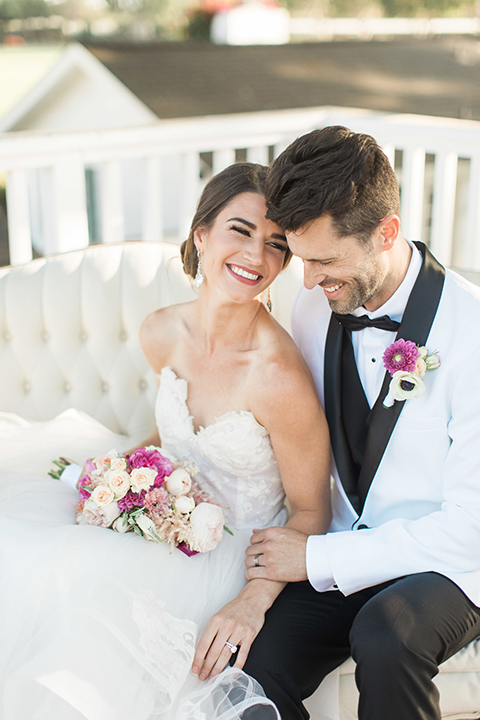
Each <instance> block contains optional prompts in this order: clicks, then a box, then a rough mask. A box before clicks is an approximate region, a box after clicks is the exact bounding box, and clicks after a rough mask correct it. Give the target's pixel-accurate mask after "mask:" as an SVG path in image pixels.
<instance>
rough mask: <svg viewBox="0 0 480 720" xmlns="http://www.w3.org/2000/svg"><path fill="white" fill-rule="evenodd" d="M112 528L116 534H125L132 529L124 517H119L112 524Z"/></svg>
mask: <svg viewBox="0 0 480 720" xmlns="http://www.w3.org/2000/svg"><path fill="white" fill-rule="evenodd" d="M112 528H113V529H114V530H115V531H116V532H118V533H126V532H128V531H129V530H131V529H132V528H131V525H130V523H129V522H128V520H127V518H126V516H125V515H120V517H118V518H117V519H116V520H115V522H114V523H113V525H112Z"/></svg>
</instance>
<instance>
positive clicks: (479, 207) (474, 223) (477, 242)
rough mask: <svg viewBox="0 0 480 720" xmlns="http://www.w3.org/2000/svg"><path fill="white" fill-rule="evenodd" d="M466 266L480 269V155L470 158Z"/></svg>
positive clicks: (465, 245)
mask: <svg viewBox="0 0 480 720" xmlns="http://www.w3.org/2000/svg"><path fill="white" fill-rule="evenodd" d="M464 247H465V256H464V257H465V263H466V265H465V267H466V268H467V269H468V270H475V271H480V155H475V156H474V157H472V159H471V160H470V177H469V183H468V206H467V223H466V232H465V244H464Z"/></svg>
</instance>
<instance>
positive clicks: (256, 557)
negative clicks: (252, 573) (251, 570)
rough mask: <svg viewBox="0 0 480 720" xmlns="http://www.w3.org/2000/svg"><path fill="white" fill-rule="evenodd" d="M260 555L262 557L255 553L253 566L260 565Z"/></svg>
mask: <svg viewBox="0 0 480 720" xmlns="http://www.w3.org/2000/svg"><path fill="white" fill-rule="evenodd" d="M259 557H260V555H255V557H254V558H253V566H254V567H259V565H260V563H259V562H258V558H259Z"/></svg>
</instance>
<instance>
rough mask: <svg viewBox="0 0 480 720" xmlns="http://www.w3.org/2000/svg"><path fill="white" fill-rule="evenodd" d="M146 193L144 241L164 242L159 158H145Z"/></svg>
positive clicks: (143, 224) (143, 223)
mask: <svg viewBox="0 0 480 720" xmlns="http://www.w3.org/2000/svg"><path fill="white" fill-rule="evenodd" d="M145 185H146V187H145V193H144V202H143V217H142V240H147V241H150V242H161V241H162V240H163V212H162V210H163V208H162V161H161V159H160V158H159V157H147V158H145Z"/></svg>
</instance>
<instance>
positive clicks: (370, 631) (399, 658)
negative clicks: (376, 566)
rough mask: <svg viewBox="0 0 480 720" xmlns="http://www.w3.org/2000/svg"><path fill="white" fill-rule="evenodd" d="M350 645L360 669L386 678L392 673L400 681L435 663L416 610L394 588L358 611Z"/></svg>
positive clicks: (380, 594)
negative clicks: (419, 668)
mask: <svg viewBox="0 0 480 720" xmlns="http://www.w3.org/2000/svg"><path fill="white" fill-rule="evenodd" d="M350 646H351V651H352V657H353V659H354V660H355V662H356V663H357V666H358V668H359V670H362V671H363V672H369V671H371V672H372V673H374V674H377V675H380V676H383V677H385V676H386V675H390V674H391V675H393V676H397V677H398V678H400V677H401V676H402V672H410V671H411V670H412V669H413V667H415V665H417V666H418V665H419V664H422V665H424V664H425V663H428V664H430V662H431V661H430V660H429V659H428V657H426V648H425V647H424V643H423V642H422V632H421V628H419V623H418V617H417V616H416V613H415V608H414V607H411V606H409V603H408V602H407V601H406V599H405V597H403V596H402V594H401V593H396V592H395V590H394V588H389V589H388V591H386V592H382V593H379V594H378V595H376V596H374V597H373V598H371V600H369V601H368V602H367V603H366V604H365V605H364V606H363V607H362V609H361V610H360V611H359V612H358V614H357V616H356V618H355V621H354V622H353V624H352V628H351V631H350ZM402 668H403V671H402ZM434 672H435V670H434V667H433V666H432V674H434Z"/></svg>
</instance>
